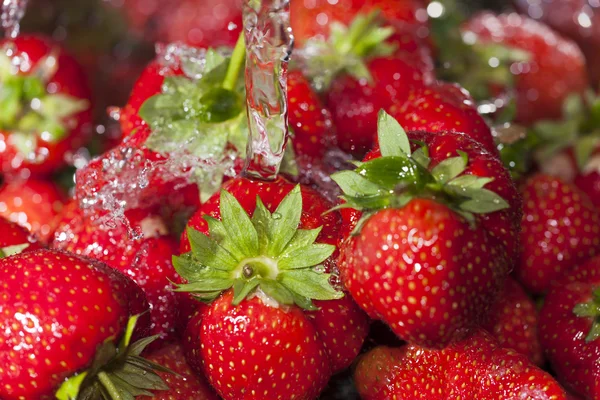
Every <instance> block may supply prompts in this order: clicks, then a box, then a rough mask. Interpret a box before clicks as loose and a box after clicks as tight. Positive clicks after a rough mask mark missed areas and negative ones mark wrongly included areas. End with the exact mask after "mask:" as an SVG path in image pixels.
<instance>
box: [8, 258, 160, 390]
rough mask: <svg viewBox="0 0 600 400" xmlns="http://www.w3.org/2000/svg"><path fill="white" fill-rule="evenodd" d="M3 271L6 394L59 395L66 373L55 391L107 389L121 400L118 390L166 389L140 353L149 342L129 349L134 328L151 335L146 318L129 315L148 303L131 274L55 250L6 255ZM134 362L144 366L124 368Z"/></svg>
mask: <svg viewBox="0 0 600 400" xmlns="http://www.w3.org/2000/svg"><path fill="white" fill-rule="evenodd" d="M0 272H1V273H0V276H1V277H2V278H0V279H1V280H0V285H1V286H2V291H3V295H2V297H1V299H0V302H1V306H0V308H2V310H3V313H2V316H1V317H0V328H1V329H2V332H3V335H2V339H1V340H0V365H2V368H0V381H1V382H2V385H1V386H0V396H1V397H2V398H3V399H7V400H13V399H14V400H16V399H20V400H23V399H24V400H44V399H51V398H55V397H54V396H55V392H56V390H57V388H58V387H59V386H60V385H61V384H62V383H63V382H64V381H65V379H67V378H70V379H69V381H67V382H66V383H65V384H64V385H63V387H62V388H61V389H60V391H59V392H58V393H56V396H57V397H58V398H59V399H66V398H75V397H76V396H77V394H78V393H82V396H85V394H87V395H88V396H90V395H92V394H94V395H95V396H98V397H99V396H100V391H103V393H104V394H105V395H110V398H113V399H114V398H118V397H115V396H118V391H121V392H128V393H132V391H136V390H137V391H139V390H140V389H144V388H145V389H152V388H157V389H160V388H161V387H162V388H164V387H163V386H162V382H161V381H160V379H158V381H157V380H156V379H157V377H156V375H155V374H154V372H152V370H153V369H155V366H154V365H153V364H149V363H147V362H146V361H143V360H142V359H139V357H137V356H138V355H139V352H140V351H141V350H143V348H144V347H145V345H146V344H147V343H148V342H149V341H150V340H143V341H142V342H139V343H137V344H134V345H133V346H132V347H131V348H128V345H129V341H130V340H131V337H132V335H133V334H134V329H135V330H136V331H137V332H138V333H137V334H138V335H139V334H144V332H145V331H146V326H145V324H146V323H147V322H146V321H143V320H142V319H143V318H138V317H134V318H133V319H132V320H130V321H129V322H128V319H129V317H130V316H134V315H137V314H139V313H142V312H145V310H147V307H148V304H147V303H146V302H145V298H144V295H143V293H142V291H141V290H140V289H139V288H138V287H137V286H136V285H135V284H134V283H133V282H132V281H131V280H129V279H128V278H126V277H125V276H123V275H121V274H119V273H118V272H116V271H114V270H112V269H110V268H108V267H107V266H106V265H104V264H102V263H99V262H95V261H91V260H87V259H84V258H80V257H76V256H74V255H70V254H68V253H64V252H59V251H52V250H36V251H31V252H25V253H22V254H18V255H14V256H11V257H8V258H4V259H2V260H0ZM136 323H137V326H136ZM119 338H121V343H120V344H119V346H118V347H116V345H115V344H114V341H115V340H118V339H119ZM136 357H137V360H139V361H136ZM134 361H136V363H135V365H136V366H137V367H136V368H137V370H135V369H134V370H133V371H132V370H131V369H129V371H126V370H123V367H124V366H125V365H126V364H128V363H129V362H134ZM92 364H94V367H93V368H92V369H91V370H90V371H88V374H87V375H85V374H83V370H84V369H86V368H89V367H90V366H91V365H92ZM105 368H106V369H105ZM74 374H80V375H76V376H74V377H72V376H73V375H74ZM144 374H145V375H144ZM117 375H119V376H120V378H119V377H117ZM144 376H147V378H145V377H144ZM71 377H72V378H71ZM96 378H97V379H99V380H100V381H102V382H104V383H103V384H99V382H98V381H96ZM132 378H137V379H132ZM121 379H124V380H125V381H126V382H128V383H129V385H127V386H125V385H124V384H123V383H121V382H123V380H121ZM107 382H108V383H110V382H112V385H110V386H109V385H108V384H107ZM65 392H66V393H65ZM66 394H68V395H69V396H70V397H69V396H66ZM90 398H95V397H90Z"/></svg>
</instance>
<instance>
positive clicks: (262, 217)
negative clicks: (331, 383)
mask: <svg viewBox="0 0 600 400" xmlns="http://www.w3.org/2000/svg"><path fill="white" fill-rule="evenodd" d="M220 211H221V218H222V219H221V220H220V221H219V220H217V219H215V218H212V217H209V216H206V217H205V220H206V221H207V223H208V226H209V232H210V235H209V236H206V235H204V234H202V233H200V232H198V231H195V230H194V229H192V228H189V229H188V238H189V240H190V244H191V251H190V252H189V253H186V254H183V255H181V256H175V257H173V265H174V266H175V269H176V270H177V272H178V273H179V274H180V275H181V276H182V277H183V278H184V279H185V280H186V281H187V282H188V283H187V284H182V285H179V287H178V289H177V290H178V291H185V292H191V293H193V294H194V295H195V296H196V297H197V298H198V299H200V300H202V301H207V302H210V301H212V300H214V299H215V298H217V297H218V296H219V295H220V294H221V293H222V292H223V291H224V290H227V289H229V288H233V292H234V298H233V304H236V305H237V304H239V303H240V302H241V301H242V300H243V299H244V298H246V297H247V296H251V295H254V294H257V293H258V294H261V293H262V294H263V295H266V296H268V297H270V298H272V299H273V300H275V301H276V302H277V303H278V304H285V305H291V304H296V305H298V306H299V307H302V308H305V309H315V306H314V304H313V303H312V300H331V299H338V298H341V297H342V296H343V293H342V292H340V291H337V290H336V289H334V288H333V287H332V285H331V284H330V282H329V281H330V277H331V276H330V274H327V273H325V272H323V271H324V269H325V268H324V267H323V265H322V264H323V262H325V260H327V259H328V258H329V257H330V256H331V255H332V254H333V252H334V251H335V246H332V245H328V244H320V243H315V241H316V239H317V236H318V235H319V232H320V231H321V229H320V228H317V229H312V230H303V229H298V226H299V223H300V217H301V214H302V196H301V194H300V187H299V186H296V187H295V188H294V189H293V190H292V191H291V192H290V193H289V194H288V195H287V196H286V197H285V198H284V199H283V200H282V201H281V203H280V204H279V206H278V207H277V209H276V210H275V212H273V213H271V212H269V210H268V209H267V208H266V207H265V205H264V204H263V203H262V201H261V199H260V198H257V202H256V209H255V211H254V214H253V215H252V216H249V215H248V214H247V213H246V212H245V211H244V209H243V208H242V206H241V205H240V204H239V202H238V201H237V200H236V199H235V197H233V196H232V195H231V194H230V193H229V192H227V191H222V192H221V198H220Z"/></svg>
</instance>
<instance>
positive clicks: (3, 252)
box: [0, 243, 29, 258]
mask: <svg viewBox="0 0 600 400" xmlns="http://www.w3.org/2000/svg"><path fill="white" fill-rule="evenodd" d="M28 247H29V243H22V244H15V245H12V246H6V247H2V248H0V258H5V257H10V256H14V255H15V254H20V253H22V252H23V250H25V249H26V248H28Z"/></svg>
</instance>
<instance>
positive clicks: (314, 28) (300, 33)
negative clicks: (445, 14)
mask: <svg viewBox="0 0 600 400" xmlns="http://www.w3.org/2000/svg"><path fill="white" fill-rule="evenodd" d="M374 10H381V11H382V14H383V15H384V17H385V18H386V19H387V20H389V21H391V22H395V23H408V24H415V25H424V22H425V21H426V19H427V13H426V12H425V3H424V2H423V1H420V0H367V1H363V0H340V1H336V2H332V1H326V0H316V1H312V2H310V3H307V2H303V1H292V2H290V14H291V22H292V29H293V30H294V38H296V40H297V41H298V43H300V44H303V43H304V42H305V41H307V40H308V39H310V38H312V37H313V36H316V35H324V36H327V35H329V27H330V26H331V24H332V23H334V22H338V23H342V24H349V23H350V22H351V21H352V19H353V18H354V17H355V16H356V15H357V14H368V13H370V12H372V11H374ZM415 29H416V28H415Z"/></svg>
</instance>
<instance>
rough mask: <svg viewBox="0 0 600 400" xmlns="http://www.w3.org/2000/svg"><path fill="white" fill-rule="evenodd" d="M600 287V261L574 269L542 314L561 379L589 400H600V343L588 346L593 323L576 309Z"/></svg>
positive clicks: (544, 339) (543, 333)
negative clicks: (586, 338)
mask: <svg viewBox="0 0 600 400" xmlns="http://www.w3.org/2000/svg"><path fill="white" fill-rule="evenodd" d="M599 286H600V258H598V257H595V258H593V259H590V260H589V261H587V262H586V263H584V264H583V265H580V266H577V267H574V268H572V269H571V270H570V271H569V272H568V273H565V274H563V275H562V276H561V279H560V281H557V282H556V283H555V284H553V285H552V287H551V289H550V291H549V292H548V295H547V296H546V299H545V301H544V306H543V307H542V310H541V311H540V340H541V343H542V346H543V348H544V351H545V353H546V356H547V357H548V359H549V360H550V363H551V364H552V368H553V370H554V371H555V372H556V374H557V376H558V379H559V380H561V381H562V382H564V383H565V385H566V386H567V387H568V388H569V389H571V390H572V391H573V392H574V393H577V394H579V395H581V396H582V397H584V398H585V399H600V367H599V365H600V364H599V362H598V361H599V360H600V346H599V344H600V343H599V341H598V340H594V341H592V342H589V343H586V341H585V337H586V336H587V334H588V333H589V331H590V328H591V326H592V319H591V318H585V317H577V316H576V315H575V314H574V313H573V307H575V305H577V304H580V303H587V302H589V301H591V300H592V292H593V291H594V290H595V289H597V288H598V287H599Z"/></svg>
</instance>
